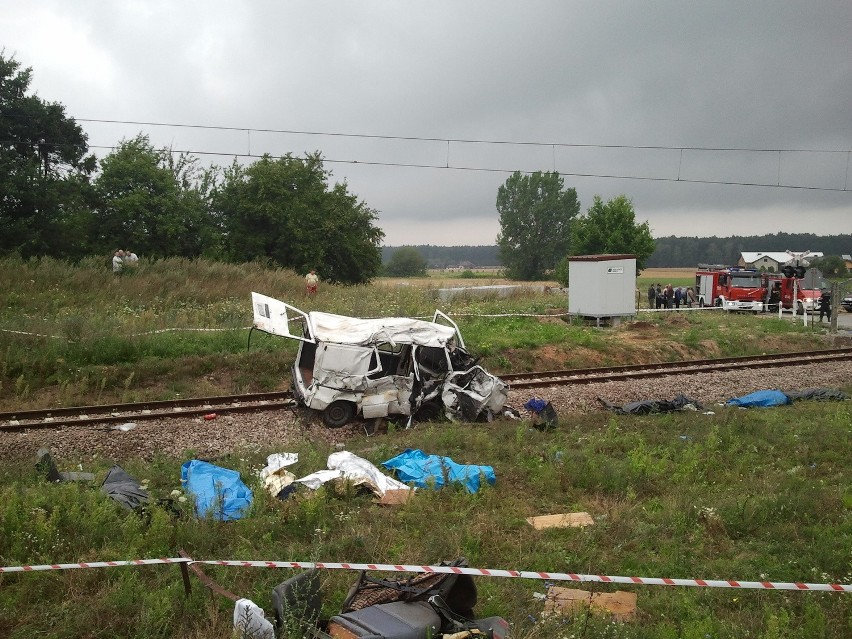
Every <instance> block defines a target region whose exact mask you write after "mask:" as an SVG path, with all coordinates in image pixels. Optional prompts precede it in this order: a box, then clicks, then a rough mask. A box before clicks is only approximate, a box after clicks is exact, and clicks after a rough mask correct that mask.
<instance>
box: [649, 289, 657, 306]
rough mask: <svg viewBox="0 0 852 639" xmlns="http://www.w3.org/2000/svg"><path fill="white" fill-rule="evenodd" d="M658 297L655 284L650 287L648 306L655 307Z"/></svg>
mask: <svg viewBox="0 0 852 639" xmlns="http://www.w3.org/2000/svg"><path fill="white" fill-rule="evenodd" d="M656 299H657V289H655V288H654V285H653V284H651V286H649V287H648V308H654V304H655V303H656Z"/></svg>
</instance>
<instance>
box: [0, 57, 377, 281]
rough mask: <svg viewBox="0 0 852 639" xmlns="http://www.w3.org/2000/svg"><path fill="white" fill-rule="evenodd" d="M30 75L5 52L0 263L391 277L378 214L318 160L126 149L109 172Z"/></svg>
mask: <svg viewBox="0 0 852 639" xmlns="http://www.w3.org/2000/svg"><path fill="white" fill-rule="evenodd" d="M31 80H32V69H29V68H27V69H22V68H21V65H20V63H19V62H17V61H16V60H15V59H14V58H8V57H6V56H5V55H4V53H3V52H2V51H0V255H5V254H13V253H14V254H18V255H20V256H21V257H23V258H30V257H38V256H43V255H49V256H51V257H56V258H61V259H68V260H78V259H81V258H83V257H85V256H88V255H92V254H102V255H104V256H105V260H106V258H107V256H110V255H111V254H112V253H113V251H114V250H115V249H118V248H125V249H126V248H132V249H133V251H134V252H135V253H137V254H139V255H142V256H144V257H149V258H160V257H173V256H177V257H188V258H195V257H208V258H212V259H218V260H223V261H232V262H245V261H252V260H266V261H269V262H271V263H274V264H276V265H279V266H284V267H289V268H292V269H294V270H296V271H299V272H307V271H308V270H310V269H311V268H317V269H318V270H320V273H321V275H322V277H323V278H324V279H326V280H328V281H332V282H341V283H346V284H356V283H362V282H366V281H369V280H370V279H372V278H373V277H375V276H376V275H377V274H378V273H379V269H380V267H381V249H380V244H381V241H382V239H383V237H384V233H383V232H382V230H381V229H380V228H378V227H377V226H376V221H377V217H378V215H377V212H376V211H375V210H373V209H371V208H370V207H369V206H367V205H366V204H365V203H364V202H362V201H359V200H358V198H357V197H356V196H355V195H353V194H351V193H350V192H349V190H348V187H347V185H346V184H340V183H337V184H331V183H330V177H331V173H330V172H329V171H327V170H326V169H325V168H324V167H323V162H322V158H321V156H320V154H319V152H316V153H314V154H308V155H307V156H306V157H304V158H296V157H293V156H292V155H290V154H287V155H285V156H284V157H280V158H273V157H271V156H269V155H264V156H263V157H262V158H260V159H259V160H257V161H255V162H253V163H251V164H248V165H242V164H239V163H238V162H237V161H236V160H235V161H234V162H233V163H232V164H231V165H230V166H229V167H224V168H221V167H215V166H213V167H208V168H204V167H202V166H201V165H200V163H199V161H198V159H197V158H195V157H193V156H191V155H187V154H176V153H172V152H171V151H170V150H168V149H157V148H155V147H154V146H153V145H152V144H151V142H150V140H149V138H148V137H147V136H146V135H143V134H139V135H137V136H136V137H134V138H132V139H130V140H122V141H121V142H120V143H119V144H118V146H117V147H116V148H115V149H114V150H113V151H112V152H110V153H109V154H108V155H107V156H106V157H104V158H103V159H102V160H100V161H98V159H97V158H96V157H95V156H94V155H93V154H90V153H89V148H88V140H87V136H86V134H85V133H84V131H83V130H82V128H81V127H80V126H79V125H78V124H77V123H76V122H75V121H74V120H73V118H71V117H69V116H67V115H66V113H65V107H64V106H63V105H61V104H59V103H55V102H47V101H45V100H42V99H41V98H39V97H38V96H36V95H30V94H29V86H30V83H31Z"/></svg>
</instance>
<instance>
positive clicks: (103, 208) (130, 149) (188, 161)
mask: <svg viewBox="0 0 852 639" xmlns="http://www.w3.org/2000/svg"><path fill="white" fill-rule="evenodd" d="M211 180H212V178H211V175H210V174H209V173H205V172H203V171H201V170H200V169H199V168H198V165H197V160H196V159H195V158H192V157H190V156H186V155H181V156H178V157H177V158H174V157H173V155H172V153H171V152H169V151H168V150H167V149H160V150H158V149H155V148H154V147H153V145H152V144H151V142H150V140H149V138H148V136H146V135H143V134H139V135H137V136H136V137H135V138H133V139H131V140H122V142H121V143H120V144H119V146H118V148H117V149H116V150H115V151H113V152H112V153H110V154H109V155H108V156H107V157H106V158H104V159H103V161H102V162H101V174H100V175H99V176H98V177H97V179H96V180H95V190H96V193H97V195H98V198H99V206H98V207H97V210H96V211H95V214H94V221H95V224H94V225H93V228H92V239H91V244H92V247H93V249H94V250H97V251H99V252H110V251H111V249H114V248H119V247H120V248H124V247H133V249H134V251H135V252H137V253H141V254H144V255H147V256H152V257H168V256H180V257H198V256H200V255H201V254H202V253H204V252H205V250H208V249H211V247H212V246H214V245H215V244H216V242H218V239H219V231H218V229H216V226H215V224H214V222H213V220H212V219H211V218H210V215H209V213H208V210H207V199H208V194H209V191H210V187H211Z"/></svg>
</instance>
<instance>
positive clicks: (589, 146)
mask: <svg viewBox="0 0 852 639" xmlns="http://www.w3.org/2000/svg"><path fill="white" fill-rule="evenodd" d="M0 117H8V118H29V119H32V116H28V115H22V114H3V113H0ZM69 119H70V120H74V121H76V122H91V123H96V124H132V125H133V126H155V127H172V128H182V129H203V130H212V131H241V132H244V133H252V132H254V133H281V134H287V135H314V136H326V137H341V138H361V139H372V140H400V141H408V142H412V141H414V142H454V143H458V144H494V145H506V146H546V147H561V148H587V149H628V150H640V151H722V152H733V151H738V152H748V153H850V152H852V150H850V149H812V148H799V149H796V148H786V149H785V148H757V147H724V146H718V147H717V146H671V145H659V144H592V143H582V142H535V141H525V140H521V141H513V140H487V139H481V138H451V137H431V136H417V135H379V134H371V133H341V132H335V131H303V130H298V129H269V128H260V127H247V126H220V125H212V124H183V123H179V122H147V121H144V120H111V119H105V118H69Z"/></svg>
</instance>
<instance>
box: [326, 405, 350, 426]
mask: <svg viewBox="0 0 852 639" xmlns="http://www.w3.org/2000/svg"><path fill="white" fill-rule="evenodd" d="M353 417H355V405H354V404H352V402H347V401H345V400H342V399H338V400H337V401H336V402H331V404H329V405H328V406H326V407H325V410H324V411H323V412H322V422H323V424H325V425H326V426H328V427H329V428H340V427H341V426H345V425H346V424H348V423H349V422H350V421H352V418H353Z"/></svg>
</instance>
